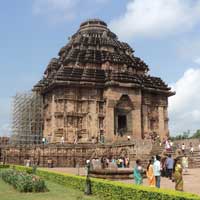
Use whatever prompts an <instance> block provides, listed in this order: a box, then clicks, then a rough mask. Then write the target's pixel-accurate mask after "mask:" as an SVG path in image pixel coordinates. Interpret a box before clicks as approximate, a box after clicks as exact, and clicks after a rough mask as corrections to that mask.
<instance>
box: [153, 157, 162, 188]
mask: <svg viewBox="0 0 200 200" xmlns="http://www.w3.org/2000/svg"><path fill="white" fill-rule="evenodd" d="M153 173H154V176H155V180H156V187H157V188H160V176H161V164H160V156H159V155H156V160H155V162H154V164H153Z"/></svg>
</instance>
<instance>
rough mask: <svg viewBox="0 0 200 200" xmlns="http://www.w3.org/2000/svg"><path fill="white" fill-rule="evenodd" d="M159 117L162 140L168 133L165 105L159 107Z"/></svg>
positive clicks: (159, 131) (159, 132)
mask: <svg viewBox="0 0 200 200" xmlns="http://www.w3.org/2000/svg"><path fill="white" fill-rule="evenodd" d="M158 118H159V124H158V135H159V136H160V139H161V140H162V139H163V138H164V137H165V135H166V130H165V118H164V107H163V106H159V107H158Z"/></svg>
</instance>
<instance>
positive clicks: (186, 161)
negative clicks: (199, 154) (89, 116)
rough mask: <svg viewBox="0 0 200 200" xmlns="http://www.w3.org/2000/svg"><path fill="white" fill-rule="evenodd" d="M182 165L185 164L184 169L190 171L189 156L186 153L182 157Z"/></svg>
mask: <svg viewBox="0 0 200 200" xmlns="http://www.w3.org/2000/svg"><path fill="white" fill-rule="evenodd" d="M182 166H183V171H184V172H187V171H188V157H187V156H186V154H184V156H183V157H182Z"/></svg>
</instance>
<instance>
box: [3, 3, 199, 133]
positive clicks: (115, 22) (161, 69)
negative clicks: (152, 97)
mask: <svg viewBox="0 0 200 200" xmlns="http://www.w3.org/2000/svg"><path fill="white" fill-rule="evenodd" d="M90 18H99V19H102V20H104V21H105V22H106V23H107V24H108V26H109V28H110V29H111V30H112V31H113V32H115V33H116V34H117V35H118V37H119V39H120V40H121V41H125V42H128V43H129V44H130V46H131V47H132V48H133V49H134V50H135V53H134V54H135V55H136V56H138V57H140V58H142V59H143V60H144V61H145V62H146V63H147V64H148V66H149V68H150V74H151V75H152V76H159V77H161V78H162V79H163V80H164V81H165V82H166V83H168V84H169V85H170V86H171V87H172V89H173V90H174V91H176V95H175V96H173V97H170V98H169V118H170V121H169V126H170V132H171V134H172V135H175V134H178V133H181V132H183V131H187V130H191V131H195V130H196V129H199V128H200V92H199V91H200V81H199V80H200V0H153V1H150V0H123V1H122V0H84V1H83V0H6V1H4V0H0V135H7V134H8V133H9V132H10V124H11V100H12V97H13V96H14V95H15V94H16V93H17V92H20V91H27V90H31V89H32V87H33V85H34V84H35V83H37V81H39V80H40V79H41V78H42V75H43V72H44V70H45V68H46V66H47V64H48V62H49V61H50V59H51V58H52V57H56V56H57V53H58V51H59V50H60V48H61V47H62V46H64V45H65V44H66V43H67V41H68V38H69V37H70V36H71V35H72V34H73V33H74V32H76V31H77V29H78V28H79V25H80V23H81V22H83V21H85V20H87V19H90Z"/></svg>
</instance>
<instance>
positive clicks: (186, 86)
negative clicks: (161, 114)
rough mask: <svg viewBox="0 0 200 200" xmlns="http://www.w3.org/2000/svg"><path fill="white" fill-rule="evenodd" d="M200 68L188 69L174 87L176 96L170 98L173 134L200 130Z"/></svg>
mask: <svg viewBox="0 0 200 200" xmlns="http://www.w3.org/2000/svg"><path fill="white" fill-rule="evenodd" d="M199 80H200V68H198V69H192V68H191V69H188V70H187V71H186V72H185V73H184V75H183V77H181V78H180V79H179V80H178V81H177V82H176V83H175V84H173V85H172V88H173V90H175V91H176V95H175V96H173V97H170V98H169V117H170V122H169V124H170V130H171V133H172V134H173V133H181V132H183V131H187V130H192V131H195V130H196V129H199V128H200V81H199Z"/></svg>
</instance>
